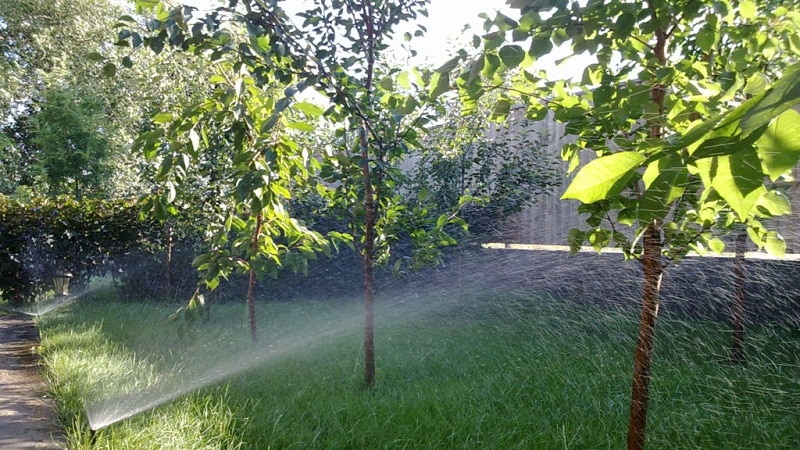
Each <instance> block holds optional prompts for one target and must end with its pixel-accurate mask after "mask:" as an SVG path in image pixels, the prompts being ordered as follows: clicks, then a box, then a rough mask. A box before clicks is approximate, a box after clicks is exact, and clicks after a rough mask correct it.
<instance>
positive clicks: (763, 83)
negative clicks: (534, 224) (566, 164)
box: [456, 0, 800, 449]
mask: <svg viewBox="0 0 800 450" xmlns="http://www.w3.org/2000/svg"><path fill="white" fill-rule="evenodd" d="M509 3H510V4H511V6H512V7H513V8H516V9H518V10H519V12H520V17H519V20H514V19H512V18H509V17H507V16H505V15H503V14H497V16H496V17H495V18H493V19H489V20H488V23H487V26H488V28H489V29H491V32H490V33H488V34H486V35H484V36H483V37H482V39H478V40H477V43H478V44H479V45H480V46H481V47H482V50H483V51H482V52H481V53H480V54H479V55H478V56H477V57H475V58H473V59H472V60H470V61H468V63H467V64H466V65H465V66H464V67H463V68H462V69H461V71H460V73H459V74H458V78H457V81H456V83H457V84H458V86H459V88H460V92H461V93H462V96H463V98H464V100H465V101H466V102H467V104H470V103H471V102H474V101H475V99H476V98H478V97H480V96H481V95H482V94H483V93H484V92H486V91H487V89H493V88H494V87H495V86H497V79H498V78H499V75H500V74H503V73H505V72H507V71H509V70H513V69H517V68H523V70H518V71H517V75H516V82H515V84H514V87H513V90H510V91H509V96H511V95H512V94H514V95H516V96H518V98H519V99H520V100H522V101H526V102H527V104H528V114H529V115H530V116H532V117H537V116H541V115H543V114H544V113H545V111H547V110H553V111H554V112H555V116H556V118H557V119H559V120H562V121H565V122H568V130H569V132H571V133H574V134H575V135H576V136H577V141H576V143H575V145H572V146H570V147H568V148H566V149H565V150H564V156H565V158H566V159H567V160H569V161H570V166H571V169H576V168H578V165H579V163H580V154H581V152H583V151H591V152H594V153H595V154H596V155H597V156H598V158H597V159H595V160H593V161H591V162H590V163H588V164H586V165H585V166H584V167H582V168H580V170H579V171H578V172H577V174H576V176H575V178H574V179H573V181H572V183H571V184H570V186H569V188H568V189H567V191H566V193H565V194H564V196H563V198H565V199H574V200H578V201H580V202H581V203H582V205H581V207H580V210H581V211H582V212H584V213H587V214H588V215H589V218H588V219H587V223H588V224H589V227H590V228H589V229H588V230H573V231H571V239H570V241H571V242H570V243H571V245H573V246H574V247H577V246H580V245H581V244H582V243H583V242H586V241H588V242H589V243H590V244H591V245H593V246H595V248H597V249H598V250H599V249H601V248H602V247H605V246H608V245H616V246H620V247H622V249H623V251H624V252H625V255H626V257H631V258H637V259H639V260H640V261H641V262H642V266H643V281H644V287H643V294H642V309H641V310H642V314H641V320H640V327H639V334H638V341H637V346H636V352H635V356H634V375H633V385H632V395H631V415H630V424H629V429H628V448H630V449H641V448H643V447H644V443H645V424H646V413H647V401H648V387H649V381H650V361H651V357H652V352H653V343H654V331H655V322H656V313H657V310H658V291H659V286H660V280H661V277H662V274H663V271H664V268H665V267H666V263H667V261H668V260H670V259H673V260H674V259H679V258H680V257H682V256H684V255H685V254H686V252H688V251H689V250H690V249H695V250H697V251H699V252H701V253H703V252H705V251H706V250H708V249H711V250H713V251H722V249H723V248H724V242H723V241H722V240H720V239H719V238H718V237H717V233H718V232H719V231H720V230H726V229H729V228H730V227H732V226H734V224H736V223H743V224H744V225H745V226H746V227H747V232H748V235H749V236H750V238H751V240H752V241H753V242H754V243H755V244H756V245H757V246H758V247H759V248H766V250H767V251H769V252H771V253H781V252H782V251H783V249H784V245H783V242H782V239H781V238H780V236H779V235H778V234H777V233H776V232H775V231H770V230H768V228H767V227H766V225H765V224H764V223H763V222H762V219H764V218H769V217H772V216H776V215H781V214H785V213H787V212H788V211H789V202H788V200H787V199H786V197H785V196H784V195H783V194H782V193H781V192H779V191H778V190H776V189H774V187H773V186H772V185H771V184H770V183H769V182H765V181H764V180H765V179H766V178H768V179H769V180H772V181H775V180H777V179H779V178H781V177H782V176H783V175H784V174H785V173H786V172H787V171H788V170H789V169H791V168H792V167H793V166H794V165H795V164H796V163H797V161H798V157H800V143H798V141H797V139H796V138H795V137H792V136H791V135H790V133H791V131H790V130H791V129H793V128H795V127H797V126H798V125H800V114H798V113H797V112H795V111H793V110H791V109H790V108H791V107H792V106H794V105H797V104H798V103H800V79H799V78H800V72H798V69H797V67H793V66H796V62H797V58H798V55H799V54H800V36H799V35H798V31H797V30H798V27H797V24H798V22H800V15H798V13H797V12H796V8H790V7H789V6H788V5H785V4H780V5H778V4H775V5H771V4H768V3H769V2H761V3H756V2H754V1H751V0H742V1H732V2H731V1H715V2H711V1H699V0H688V1H678V2H665V1H659V0H653V1H648V2H644V3H627V2H621V1H612V2H600V1H589V2H587V3H586V4H585V5H582V4H581V3H578V2H569V1H565V0H545V1H542V0H511V1H510V2H509ZM509 34H510V37H511V38H512V39H513V42H512V43H507V41H506V38H507V37H508V35H509ZM521 42H525V43H527V46H528V49H527V50H526V49H524V48H523V47H522V46H521V45H520V44H519V43H521ZM565 43H567V44H569V46H570V48H571V50H572V52H573V53H574V54H579V53H584V52H588V53H589V54H591V55H594V56H595V58H596V60H597V63H596V64H591V65H589V66H588V67H587V68H586V70H585V72H584V76H583V79H582V80H581V82H580V83H578V84H577V86H573V85H570V84H569V83H567V82H565V81H549V80H546V79H545V77H544V75H543V74H542V73H533V72H532V71H529V70H524V68H526V67H529V64H530V63H532V62H533V61H534V60H535V59H536V58H538V57H540V56H543V55H545V54H548V53H550V52H551V51H552V50H553V48H554V46H557V45H561V44H565ZM481 75H482V76H481ZM779 77H780V78H779ZM778 78H779V79H778ZM486 79H488V81H489V83H488V84H487V83H486V81H485V80H486ZM776 79H778V80H777V81H776ZM541 93H546V94H541ZM621 225H626V226H631V227H632V229H633V236H634V239H633V240H631V239H629V235H627V234H625V233H622V229H621V228H619V227H620V226H621Z"/></svg>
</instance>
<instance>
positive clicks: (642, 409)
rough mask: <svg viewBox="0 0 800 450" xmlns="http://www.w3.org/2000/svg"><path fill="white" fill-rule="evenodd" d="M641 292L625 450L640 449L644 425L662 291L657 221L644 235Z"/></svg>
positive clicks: (659, 234) (651, 224)
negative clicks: (640, 308)
mask: <svg viewBox="0 0 800 450" xmlns="http://www.w3.org/2000/svg"><path fill="white" fill-rule="evenodd" d="M643 245H644V249H643V250H644V254H643V256H642V266H643V270H644V289H643V293H642V314H641V320H640V322H639V335H638V339H637V342H636V352H635V355H634V360H633V387H632V389H631V411H630V413H631V415H630V422H629V424H628V450H642V449H643V448H644V442H645V428H646V425H647V401H648V397H649V388H650V363H651V360H652V356H653V343H654V338H655V326H656V316H657V315H658V291H659V289H660V288H661V275H662V273H663V270H664V269H663V267H662V265H661V246H662V244H661V233H660V226H659V224H658V222H655V221H654V222H651V223H650V225H648V226H647V229H646V230H645V232H644V241H643Z"/></svg>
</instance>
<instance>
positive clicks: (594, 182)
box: [561, 152, 645, 203]
mask: <svg viewBox="0 0 800 450" xmlns="http://www.w3.org/2000/svg"><path fill="white" fill-rule="evenodd" d="M644 160H645V157H644V156H643V155H642V154H640V153H637V152H619V153H614V154H613V155H608V156H603V157H601V158H597V159H595V160H594V161H591V162H590V163H589V164H587V165H586V166H584V167H583V168H582V169H581V170H580V171H578V173H577V174H576V175H575V179H574V180H572V183H570V185H569V187H568V188H567V191H566V192H564V195H562V196H561V198H562V199H574V200H579V201H581V202H583V203H594V202H596V201H599V200H604V199H607V198H610V197H613V196H615V195H618V194H619V193H620V192H621V191H622V189H624V187H625V183H626V182H627V181H628V180H630V178H631V177H632V176H633V175H634V174H635V173H636V168H638V167H639V165H640V164H641V163H642V162H643V161H644Z"/></svg>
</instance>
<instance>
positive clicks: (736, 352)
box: [731, 232, 747, 363]
mask: <svg viewBox="0 0 800 450" xmlns="http://www.w3.org/2000/svg"><path fill="white" fill-rule="evenodd" d="M746 248H747V235H746V234H745V232H740V233H739V234H738V235H737V236H736V244H735V251H736V255H735V258H734V259H733V283H734V290H735V299H734V303H733V308H732V311H731V313H732V318H731V319H732V328H733V342H732V344H731V361H733V362H735V363H742V362H744V360H745V355H744V323H745V317H744V314H745V312H744V307H745V299H746V297H747V287H746V282H747V275H746V273H745V269H744V253H745V250H746Z"/></svg>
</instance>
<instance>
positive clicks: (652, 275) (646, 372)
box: [628, 1, 668, 450]
mask: <svg viewBox="0 0 800 450" xmlns="http://www.w3.org/2000/svg"><path fill="white" fill-rule="evenodd" d="M648 8H649V9H650V12H651V14H652V16H653V20H654V21H656V22H657V21H658V19H659V17H658V13H657V9H656V6H655V2H652V1H651V2H648ZM667 37H668V32H667V30H666V28H665V27H662V28H659V29H657V30H655V38H656V42H655V45H654V46H653V54H654V56H655V58H656V61H654V62H655V63H656V64H658V65H659V66H665V65H666V64H667V56H666V49H667ZM666 92H667V89H666V87H665V86H664V85H662V84H658V83H656V84H654V85H653V86H652V87H651V88H650V101H651V102H653V104H654V105H655V106H656V110H657V111H658V115H657V116H656V117H653V118H651V119H650V124H649V125H650V138H652V139H661V138H663V135H664V129H663V125H662V124H663V120H664V113H665V111H664V100H665V96H666ZM642 245H643V255H642V268H643V275H644V287H643V290H642V312H641V319H640V321H639V334H638V338H637V341H636V351H635V352H634V357H633V385H632V387H631V410H630V420H629V422H628V450H643V449H644V443H645V432H646V428H647V402H648V400H649V390H650V365H651V361H652V357H653V343H654V341H655V328H656V316H657V315H658V292H659V289H660V288H661V275H662V273H663V270H664V268H663V266H662V265H661V249H662V241H661V222H660V221H658V220H654V221H651V222H650V223H649V224H648V225H647V228H646V229H645V231H644V238H643V242H642Z"/></svg>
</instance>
